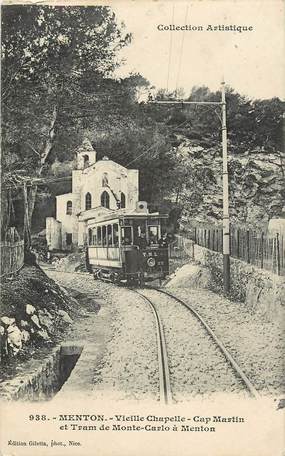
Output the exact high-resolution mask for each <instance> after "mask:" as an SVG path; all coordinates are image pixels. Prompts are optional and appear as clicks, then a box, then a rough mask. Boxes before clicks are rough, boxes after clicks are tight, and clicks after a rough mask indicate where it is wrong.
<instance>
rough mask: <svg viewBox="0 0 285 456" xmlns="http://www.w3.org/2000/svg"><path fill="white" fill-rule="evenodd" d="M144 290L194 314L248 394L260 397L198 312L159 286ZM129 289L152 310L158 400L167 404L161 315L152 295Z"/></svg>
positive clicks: (168, 394)
mask: <svg viewBox="0 0 285 456" xmlns="http://www.w3.org/2000/svg"><path fill="white" fill-rule="evenodd" d="M146 290H147V291H148V292H149V291H154V292H156V293H159V294H163V295H165V296H167V297H168V298H170V299H172V300H173V301H174V302H175V303H176V304H179V305H182V306H183V307H184V308H186V309H187V310H188V311H190V312H191V313H192V315H194V317H195V318H196V319H197V321H198V322H199V323H200V325H201V326H202V327H203V328H204V330H205V331H206V333H207V334H208V336H210V338H211V339H212V341H213V342H214V343H215V345H216V347H217V348H218V349H219V351H220V352H221V353H222V355H223V357H224V358H225V360H226V362H227V363H228V364H229V365H230V366H231V368H232V371H233V372H234V375H235V376H236V377H237V378H238V379H239V380H241V382H242V384H243V385H244V387H245V388H246V390H247V392H248V394H249V395H250V396H251V397H253V398H255V399H257V398H259V397H260V395H259V393H258V391H257V390H256V389H255V387H254V385H253V384H252V383H251V381H250V380H249V379H248V377H247V376H246V375H245V373H244V372H243V370H242V369H241V367H240V366H239V364H238V363H237V362H236V361H235V359H234V358H233V356H232V355H231V354H230V353H229V351H228V350H227V349H226V347H225V346H224V345H223V343H222V341H221V340H220V339H219V338H218V337H217V335H216V334H215V333H214V331H213V330H212V329H211V328H210V327H209V325H208V324H207V323H206V322H205V321H204V319H203V318H202V317H201V316H200V315H199V313H198V312H197V311H196V310H195V309H194V308H193V307H192V306H191V305H190V304H188V303H186V302H184V301H182V300H181V299H180V298H178V297H176V296H174V295H173V294H172V293H169V292H168V291H166V290H162V289H159V288H154V287H147V288H146ZM131 291H133V292H135V293H136V294H138V295H139V296H141V297H142V298H143V299H144V300H145V301H146V302H147V303H148V304H149V306H150V307H151V309H152V312H153V314H154V317H155V321H156V328H157V331H156V332H157V336H156V337H157V348H158V363H159V377H160V401H161V402H164V403H165V404H169V403H171V402H173V395H172V391H171V378H170V377H171V376H170V372H169V367H168V355H167V346H166V341H165V334H164V327H163V324H162V320H161V317H160V315H159V311H158V309H157V306H156V304H155V302H154V299H155V298H153V297H151V298H149V297H148V296H146V295H145V294H144V293H143V291H141V290H139V291H138V290H134V289H131Z"/></svg>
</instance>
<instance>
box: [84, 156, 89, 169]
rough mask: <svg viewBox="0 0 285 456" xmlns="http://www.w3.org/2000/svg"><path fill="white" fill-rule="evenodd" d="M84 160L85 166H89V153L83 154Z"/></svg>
mask: <svg viewBox="0 0 285 456" xmlns="http://www.w3.org/2000/svg"><path fill="white" fill-rule="evenodd" d="M83 162H84V168H88V166H89V155H87V154H86V155H83Z"/></svg>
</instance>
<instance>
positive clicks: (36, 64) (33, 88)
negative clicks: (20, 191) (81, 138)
mask: <svg viewBox="0 0 285 456" xmlns="http://www.w3.org/2000/svg"><path fill="white" fill-rule="evenodd" d="M130 38H131V37H130V35H128V34H124V33H123V31H122V28H121V27H119V26H118V25H117V23H116V20H115V16H114V14H113V12H112V10H111V9H110V8H109V7H101V6H96V7H50V6H3V7H2V118H3V134H2V147H3V151H4V154H3V168H4V171H11V170H12V171H14V173H15V174H17V173H19V172H26V174H27V175H28V176H40V175H42V174H44V173H45V172H46V167H47V164H48V160H49V157H50V154H51V151H52V149H53V147H54V144H55V141H56V138H57V137H58V136H59V135H60V133H61V131H62V130H64V129H70V128H71V129H72V130H76V129H77V128H78V127H79V124H78V119H76V121H74V122H71V123H69V125H68V126H67V125H66V124H65V123H64V119H65V113H66V111H68V110H70V109H72V110H75V109H76V107H77V108H78V106H79V102H80V101H81V102H82V101H85V100H86V98H87V97H88V89H89V90H90V88H89V85H88V80H87V79H86V76H87V75H92V81H94V80H96V85H97V87H98V86H100V83H101V82H102V81H103V80H104V78H106V77H109V76H110V75H111V74H112V71H113V70H114V68H115V67H116V65H117V64H118V62H117V61H116V53H117V51H118V50H119V49H120V48H121V47H122V46H124V45H126V44H128V42H129V41H130ZM82 87H83V88H85V89H86V90H85V91H84V90H83V91H82V90H81V89H82ZM93 91H94V90H93ZM97 99H98V96H97ZM93 101H94V97H93ZM70 104H71V106H68V105H70ZM72 104H73V105H72ZM72 139H73V138H72ZM11 156H13V157H15V160H14V161H12V163H11V160H10V157H11ZM36 193H37V187H36V186H34V187H31V188H30V190H29V195H28V198H27V199H28V217H27V224H28V231H29V229H30V225H31V218H32V214H33V210H34V206H35V200H36Z"/></svg>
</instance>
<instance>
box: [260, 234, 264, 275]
mask: <svg viewBox="0 0 285 456" xmlns="http://www.w3.org/2000/svg"><path fill="white" fill-rule="evenodd" d="M263 246H264V233H263V231H262V233H261V246H260V253H261V257H260V267H261V269H263Z"/></svg>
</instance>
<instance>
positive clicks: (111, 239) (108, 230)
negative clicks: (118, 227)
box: [107, 225, 113, 245]
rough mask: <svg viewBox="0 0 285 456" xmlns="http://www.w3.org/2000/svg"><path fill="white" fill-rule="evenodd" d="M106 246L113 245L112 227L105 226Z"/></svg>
mask: <svg viewBox="0 0 285 456" xmlns="http://www.w3.org/2000/svg"><path fill="white" fill-rule="evenodd" d="M107 239H108V245H113V236H112V225H107Z"/></svg>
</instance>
